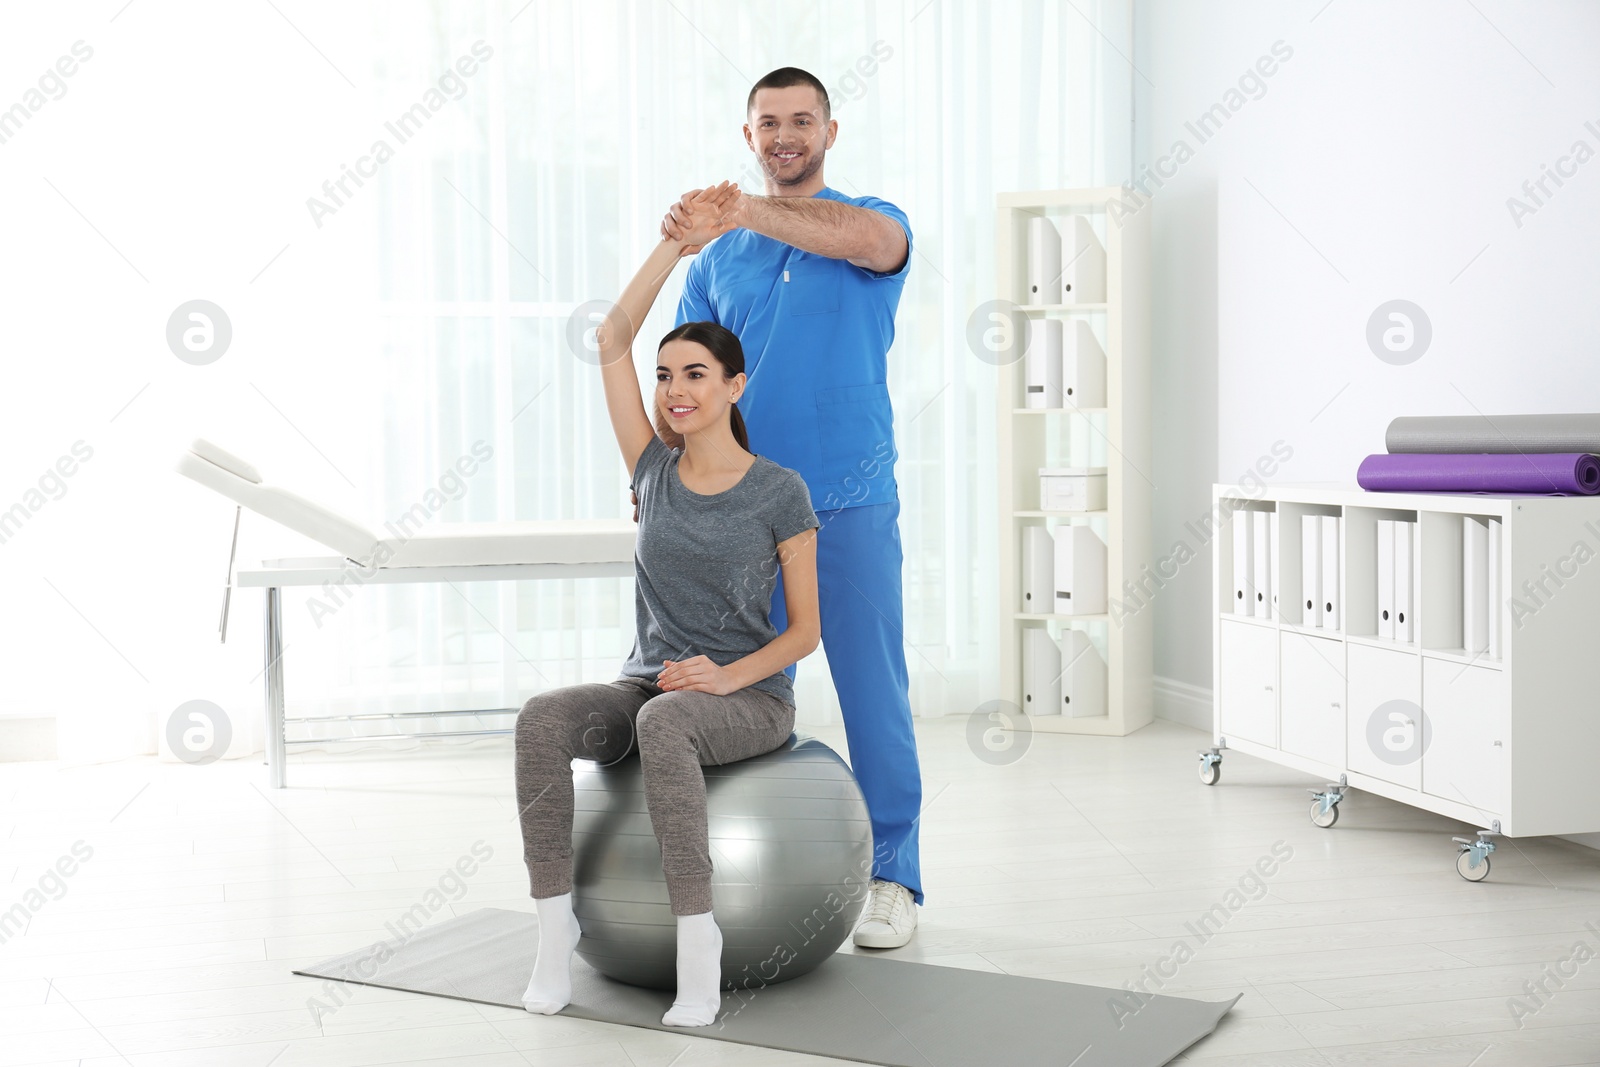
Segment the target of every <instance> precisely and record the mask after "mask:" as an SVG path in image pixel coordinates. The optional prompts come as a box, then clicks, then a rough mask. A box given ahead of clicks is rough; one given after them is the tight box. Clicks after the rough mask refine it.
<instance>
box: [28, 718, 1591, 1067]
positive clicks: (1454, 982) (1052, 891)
mask: <svg viewBox="0 0 1600 1067" xmlns="http://www.w3.org/2000/svg"><path fill="white" fill-rule="evenodd" d="M812 732H813V733H815V734H816V735H817V736H819V737H821V738H823V739H824V740H825V741H827V742H828V743H830V744H833V745H834V746H835V747H836V748H838V749H840V751H843V747H844V742H843V737H842V734H841V733H840V732H838V731H833V730H826V729H824V730H814V731H812ZM917 733H918V739H919V744H920V748H921V752H922V759H923V775H924V783H925V789H924V803H925V805H926V806H925V809H924V812H925V814H924V818H923V829H922V849H923V857H924V874H925V889H926V892H927V894H928V903H927V905H926V906H925V907H924V908H923V909H922V910H921V921H922V925H921V930H920V932H919V934H918V936H917V938H916V940H915V941H914V942H913V943H912V945H911V946H909V947H908V948H906V949H903V950H898V951H897V953H896V954H897V955H900V956H903V957H907V958H911V959H920V960H926V961H928V962H930V963H935V964H940V965H944V966H952V967H969V968H981V969H985V970H997V971H998V970H1004V971H1007V972H1010V973H1013V974H1022V975H1032V976H1037V977H1040V978H1049V979H1058V980H1064V981H1074V982H1087V983H1094V984H1100V985H1106V986H1113V987H1120V986H1122V985H1123V984H1124V983H1126V982H1129V981H1132V980H1135V979H1137V978H1139V976H1140V974H1141V970H1142V968H1144V967H1145V966H1147V965H1149V966H1154V965H1155V964H1156V963H1157V961H1159V960H1160V959H1161V958H1162V957H1164V956H1167V955H1168V954H1169V953H1170V952H1171V951H1172V948H1173V945H1174V942H1175V941H1176V940H1177V939H1178V938H1180V937H1184V936H1186V927H1185V924H1186V923H1189V922H1194V921H1197V920H1198V918H1199V917H1200V916H1201V914H1202V913H1204V912H1206V911H1207V910H1208V909H1211V908H1212V907H1213V906H1214V905H1217V904H1218V903H1224V906H1226V901H1225V894H1226V893H1227V892H1228V890H1229V889H1230V888H1236V887H1238V886H1239V884H1240V880H1241V878H1244V877H1245V876H1246V873H1247V871H1248V870H1249V869H1250V868H1251V866H1252V865H1253V864H1255V863H1256V861H1257V860H1258V859H1260V858H1261V857H1263V856H1266V855H1268V854H1269V853H1270V850H1271V849H1272V847H1273V845H1274V843H1276V842H1280V841H1281V842H1283V843H1284V845H1283V846H1280V848H1283V847H1287V848H1292V849H1293V855H1292V858H1290V859H1289V860H1288V861H1287V862H1286V863H1285V864H1283V866H1282V867H1281V869H1279V870H1278V871H1277V872H1276V873H1275V874H1273V875H1272V876H1271V877H1270V878H1266V879H1264V880H1263V881H1264V883H1265V895H1264V896H1261V895H1259V894H1258V896H1259V899H1256V900H1254V901H1251V902H1249V903H1247V904H1245V905H1244V906H1243V907H1241V908H1239V909H1238V910H1237V911H1236V912H1234V913H1233V914H1232V915H1231V917H1230V918H1229V919H1228V920H1227V922H1226V924H1225V925H1224V926H1223V928H1222V930H1221V932H1220V933H1218V934H1216V935H1215V936H1214V937H1212V938H1211V939H1210V940H1209V941H1207V942H1206V943H1205V944H1203V945H1201V946H1200V947H1199V948H1197V949H1196V950H1195V955H1194V957H1193V958H1192V959H1191V960H1189V961H1188V962H1187V963H1185V964H1183V965H1182V966H1181V967H1180V968H1179V969H1178V971H1177V974H1176V976H1175V977H1173V978H1171V979H1170V980H1168V981H1166V982H1165V984H1164V985H1162V986H1160V987H1159V989H1160V991H1161V992H1165V993H1175V994H1192V995H1194V996H1197V997H1201V998H1207V999H1218V998H1222V997H1226V996H1232V995H1233V994H1234V993H1237V992H1243V993H1244V998H1243V999H1242V1000H1241V1001H1240V1002H1239V1003H1238V1005H1237V1006H1236V1007H1235V1008H1234V1010H1233V1012H1232V1013H1231V1014H1230V1015H1229V1016H1228V1017H1227V1018H1226V1019H1224V1020H1223V1023H1222V1026H1221V1027H1220V1029H1219V1030H1218V1031H1217V1032H1216V1033H1215V1034H1213V1035H1212V1036H1211V1037H1209V1038H1207V1039H1205V1040H1203V1041H1202V1042H1201V1043H1200V1044H1199V1045H1197V1046H1196V1047H1194V1048H1192V1049H1191V1050H1190V1051H1189V1053H1188V1056H1187V1057H1186V1058H1185V1060H1184V1062H1190V1061H1193V1062H1196V1063H1202V1062H1203V1063H1206V1064H1212V1065H1216V1067H1222V1065H1238V1067H1244V1065H1251V1067H1256V1065H1259V1067H1296V1065H1301V1064H1307V1065H1320V1064H1340V1065H1344V1064H1382V1065H1397V1064H1419V1065H1421V1064H1427V1065H1439V1067H1468V1065H1472V1067H1493V1065H1507V1067H1546V1065H1556V1064H1600V961H1593V960H1589V961H1586V962H1582V963H1576V962H1575V963H1569V964H1567V965H1566V966H1565V970H1566V971H1567V972H1568V974H1569V975H1570V976H1561V975H1559V974H1557V972H1556V971H1554V970H1551V971H1548V972H1546V971H1544V969H1545V968H1546V967H1551V968H1555V967H1556V966H1557V965H1558V964H1560V963H1561V961H1563V960H1567V959H1569V958H1570V957H1571V956H1572V953H1573V947H1574V945H1575V944H1576V943H1577V942H1579V941H1584V942H1586V943H1587V946H1588V949H1590V950H1600V936H1597V935H1596V934H1595V933H1594V932H1591V931H1589V930H1587V929H1585V925H1584V924H1585V923H1593V924H1594V926H1595V927H1596V929H1600V853H1597V852H1595V851H1593V850H1590V849H1586V848H1583V847H1581V846H1577V845H1573V844H1570V843H1566V842H1562V841H1559V840H1554V839H1531V840H1524V841H1517V842H1507V843H1506V844H1505V845H1503V846H1502V848H1501V850H1500V851H1499V852H1497V853H1496V854H1495V857H1494V861H1493V863H1494V870H1493V873H1492V874H1491V876H1490V879H1489V880H1488V881H1487V882H1484V883H1482V884H1478V885H1472V884H1469V883H1467V882H1464V881H1462V880H1461V879H1460V878H1459V877H1457V875H1456V873H1455V870H1454V867H1453V863H1454V853H1453V852H1452V849H1453V848H1454V846H1453V845H1452V844H1451V843H1450V834H1451V833H1452V832H1461V831H1462V830H1463V829H1464V828H1463V827H1462V826H1461V825H1460V824H1457V823H1453V822H1451V821H1449V820H1446V819H1442V818H1439V817H1436V816H1433V815H1430V814H1426V813H1422V812H1418V811H1415V810H1412V809H1410V808H1406V807H1403V806H1401V805H1397V804H1393V803H1390V802H1388V801H1384V800H1380V799H1378V798H1376V797H1372V796H1370V795H1367V794H1363V793H1352V794H1351V795H1350V797H1349V799H1348V800H1347V801H1346V802H1345V805H1344V808H1343V813H1342V816H1341V818H1340V821H1339V823H1338V825H1337V826H1336V827H1334V828H1333V829H1331V830H1319V829H1317V828H1316V827H1314V826H1312V825H1311V824H1310V822H1309V821H1308V819H1307V810H1308V805H1309V803H1310V798H1309V795H1308V794H1307V792H1306V787H1307V786H1310V785H1319V784H1321V783H1319V782H1317V781H1314V780H1311V779H1307V778H1304V777H1303V776H1300V775H1297V774H1294V773H1292V772H1289V771H1285V770H1281V769H1278V768H1275V767H1273V766H1271V765H1268V764H1265V763H1261V762H1259V761H1256V760H1252V759H1250V758H1249V757H1247V756H1243V755H1240V754H1238V753H1233V754H1230V755H1229V756H1228V759H1227V762H1226V763H1225V764H1224V772H1223V781H1222V783H1221V784H1220V785H1218V786H1216V787H1213V788H1207V787H1205V786H1202V785H1200V784H1199V782H1198V779H1197V777H1196V773H1195V770H1196V762H1195V750H1196V749H1197V748H1199V747H1201V746H1202V743H1203V742H1204V740H1205V739H1204V737H1203V736H1202V735H1201V734H1199V733H1197V732H1195V731H1192V730H1189V729H1186V728H1183V727H1179V726H1174V725H1172V724H1169V723H1161V722H1158V723H1156V724H1155V725H1154V726H1152V727H1150V728H1148V729H1146V730H1144V731H1141V732H1140V733H1138V734H1136V735H1134V736H1132V737H1129V738H1121V739H1112V738H1105V739H1095V738H1081V739H1079V738H1065V737H1053V736H1038V737H1034V738H1033V739H1032V743H1031V745H1030V746H1029V748H1028V749H1027V751H1026V752H1025V753H1024V754H1023V755H1022V757H1021V758H1020V759H1019V760H1017V761H1016V762H1014V763H1012V764H1010V765H1007V766H991V765H989V764H986V763H984V762H982V761H980V760H979V759H978V758H976V757H975V756H974V755H973V753H972V751H971V750H970V749H969V747H968V742H967V722H966V720H965V719H962V718H946V719H936V720H925V721H921V722H919V723H918V725H917ZM292 760H293V762H292V764H291V767H292V771H291V781H292V782H293V783H294V785H295V788H291V789H289V790H286V791H281V792H274V791H272V790H268V789H266V788H265V786H264V778H265V772H264V768H263V767H262V766H261V765H260V764H259V762H256V761H237V762H234V763H222V764H214V765H212V766H210V767H205V768H196V767H190V766H186V765H182V764H160V763H157V762H155V761H153V760H136V761H129V762H125V763H121V764H114V765H110V766H101V767H91V768H84V769H77V770H57V769H56V768H55V767H54V766H52V765H48V764H12V765H5V766H0V798H3V801H0V887H3V890H4V892H3V894H0V906H4V907H7V908H9V907H10V906H11V905H12V904H14V903H15V902H17V901H19V900H23V899H24V894H25V892H26V891H27V890H28V889H29V888H30V887H32V886H37V885H38V884H39V882H40V879H41V877H42V876H44V875H45V872H46V871H47V869H49V867H50V866H51V865H52V864H54V863H55V862H56V860H57V858H58V857H60V856H62V855H64V854H69V853H70V850H71V849H72V847H73V845H74V843H76V842H78V841H80V840H81V841H82V842H83V844H84V845H85V846H87V847H88V848H92V849H93V855H92V858H91V859H89V860H88V861H87V862H86V863H84V864H83V865H82V867H81V869H79V870H78V871H77V872H76V873H75V874H74V875H73V876H72V877H71V878H69V879H66V880H65V881H64V892H63V891H61V890H60V889H59V888H58V886H57V885H56V884H55V883H53V882H50V881H49V880H46V885H45V888H46V889H47V890H49V891H50V892H51V893H52V894H54V895H55V896H57V897H59V899H51V898H50V896H49V895H41V896H40V897H35V898H33V902H34V903H35V904H39V905H41V906H39V907H37V910H36V912H35V913H34V914H33V916H32V918H31V920H30V922H29V925H28V927H27V930H26V933H24V934H21V935H18V936H12V937H11V938H10V939H9V940H7V941H6V942H5V943H4V944H0V1067H5V1065H13V1064H33V1063H52V1064H53V1063H61V1064H77V1063H80V1062H81V1063H83V1064H85V1065H90V1064H93V1065H102V1064H122V1063H131V1064H136V1065H140V1067H143V1065H155V1064H160V1065H162V1067H168V1065H171V1067H190V1065H193V1067H202V1065H203V1067H268V1065H269V1064H270V1065H275V1067H309V1065H319V1067H321V1065H332V1064H401V1063H406V1064H432V1065H436V1067H442V1065H447V1064H448V1065H454V1064H461V1065H469V1067H502V1065H506V1067H515V1065H524V1064H530V1063H532V1064H541V1065H542V1064H595V1065H601V1064H620V1065H625V1067H668V1065H672V1067H689V1065H693V1064H709V1063H726V1064H741V1065H744V1064H750V1065H765V1064H796V1065H798V1064H820V1063H835V1062H839V1061H833V1060H824V1059H820V1058H816V1057H808V1056H798V1055H793V1054H789V1053H779V1052H772V1051H768V1050H762V1049H754V1048H750V1047H747V1046H739V1045H731V1044H728V1043H725V1042H718V1041H711V1040H706V1039H702V1038H695V1037H692V1036H688V1035H683V1036H680V1035H677V1034H662V1033H656V1032H652V1031H643V1030H637V1029H632V1028H628V1027H621V1026H610V1025H602V1024H596V1023H587V1022H582V1021H575V1020H570V1019H563V1018H559V1017H554V1018H551V1017H542V1016H540V1017H535V1016H530V1015H528V1014H526V1013H524V1012H520V1011H513V1010H507V1009H502V1008H494V1007H488V1006H484V1005H477V1004H467V1003H461V1002H457V1001H451V1000H443V999H438V998H434V997H426V996H417V995H411V994H404V993H395V992H388V991H385V990H380V989H372V988H365V987H348V989H349V996H348V997H347V998H346V1001H345V1003H344V1005H343V1006H342V1007H341V1008H340V1009H339V1010H337V1011H335V1012H333V1013H331V1014H324V1015H323V1016H322V1018H321V1019H320V1022H319V1021H318V1020H317V1019H316V1018H315V1017H314V1016H313V1013H312V1012H311V1011H310V1010H309V1009H308V1008H307V999H308V997H311V996H314V995H317V994H319V993H320V992H321V991H322V990H321V986H320V983H317V982H314V981H312V980H310V979H302V978H296V977H294V976H292V975H291V974H290V973H289V970H290V968H292V967H294V966H296V965H298V964H303V963H309V962H312V961H314V960H317V959H321V958H324V957H326V956H329V955H333V954H335V953H338V952H342V951H346V950H349V949H352V948H355V947H358V946H362V945H366V944H369V943H371V942H373V941H375V940H378V939H380V938H383V937H386V936H388V934H387V933H386V931H385V930H384V924H385V923H386V922H389V921H392V920H394V919H395V918H397V917H398V916H399V915H400V914H401V913H403V912H405V911H407V910H408V909H410V908H411V907H412V906H413V905H415V904H417V903H418V902H419V901H423V900H424V899H425V896H424V894H425V893H426V891H427V890H428V889H429V888H430V887H431V886H434V885H436V884H437V882H438V880H439V878H440V875H441V874H442V873H443V872H444V871H445V870H446V868H448V867H450V866H452V865H453V864H454V863H455V862H456V861H457V859H458V858H460V857H462V856H463V855H466V854H468V853H469V850H470V848H471V847H472V845H473V843H474V842H476V841H479V840H481V841H483V842H484V845H486V846H487V847H488V848H491V849H492V850H493V856H492V858H491V859H490V860H489V861H488V862H487V863H486V864H485V865H484V866H483V868H482V869H481V870H479V871H478V872H477V873H476V874H475V875H473V877H471V878H470V879H467V887H466V890H465V893H464V895H461V896H460V897H459V899H456V900H454V901H451V902H448V903H445V904H444V905H443V906H442V907H441V908H440V909H439V910H438V912H437V918H440V919H442V918H445V917H447V916H448V915H451V914H460V913H463V912H466V911H470V910H472V909H475V908H478V907H482V906H484V905H493V906H497V907H510V908H529V907H530V902H529V901H528V899H527V896H526V893H527V889H526V883H525V881H524V871H523V866H522V860H521V853H520V848H519V840H518V836H517V828H516V824H515V823H514V822H513V811H514V806H513V804H512V791H511V778H510V748H509V742H507V741H505V740H503V739H493V740H489V741H480V742H477V743H476V744H474V745H473V746H471V747H466V748H463V747H448V746H446V745H442V744H435V745H433V746H431V747H419V748H417V750H415V751H412V752H403V753H394V752H366V753H362V752H350V751H349V750H346V751H345V753H344V754H341V755H335V756H328V755H321V754H314V753H303V754H299V755H296V756H294V757H293V758H292ZM1245 888H1246V889H1250V888H1251V886H1250V885H1249V883H1248V882H1247V883H1246V886H1245ZM1236 899H1237V898H1236ZM30 910H31V909H30ZM1189 937H1190V941H1191V943H1192V942H1194V941H1195V939H1194V938H1193V936H1192V935H1189ZM1546 974H1557V977H1558V979H1559V980H1560V982H1561V983H1562V984H1560V985H1557V984H1555V983H1553V982H1552V981H1550V979H1549V978H1547V977H1545V975H1546ZM1541 979H1542V980H1544V982H1545V986H1546V988H1547V989H1549V990H1551V994H1550V995H1549V996H1548V997H1546V998H1544V1000H1545V1003H1544V1004H1543V1006H1542V1007H1540V1008H1539V1009H1538V1010H1537V1011H1536V1012H1534V1013H1533V1014H1530V1015H1527V1016H1526V1017H1523V1018H1521V1019H1520V1020H1518V1019H1516V1018H1514V1017H1513V1014H1512V1008H1511V999H1510V998H1513V997H1517V996H1519V995H1522V994H1523V993H1524V992H1525V991H1524V983H1528V982H1538V981H1540V980H1541ZM1152 988H1157V987H1155V986H1152ZM1527 1003H1528V1004H1529V1006H1530V1007H1531V1006H1532V1002H1531V1001H1530V1002H1527ZM1519 1022H1520V1026H1519ZM1005 1062H1006V1061H1005V1060H1004V1057H1003V1055H997V1057H996V1063H997V1064H1003V1063H1005Z"/></svg>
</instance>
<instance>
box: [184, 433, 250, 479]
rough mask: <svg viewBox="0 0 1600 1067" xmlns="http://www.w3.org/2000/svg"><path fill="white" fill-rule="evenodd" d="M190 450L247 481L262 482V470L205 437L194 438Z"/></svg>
mask: <svg viewBox="0 0 1600 1067" xmlns="http://www.w3.org/2000/svg"><path fill="white" fill-rule="evenodd" d="M189 451H191V452H193V453H194V454H195V455H197V456H199V457H200V458H201V459H205V460H210V461H211V462H212V463H215V464H216V465H217V466H219V467H221V468H222V469H223V470H225V471H227V472H228V473H230V474H236V475H238V476H239V477H240V478H243V479H244V480H245V481H247V482H254V483H255V484H256V485H260V484H261V472H260V471H258V470H256V469H255V468H254V467H252V466H251V465H250V464H248V463H246V462H245V461H244V460H242V459H240V458H239V457H238V456H236V455H234V454H233V453H231V452H228V451H225V450H223V449H221V448H219V447H217V446H216V445H214V444H212V443H211V442H210V441H207V440H206V439H205V438H204V437H196V438H195V439H194V443H193V444H191V445H190V446H189Z"/></svg>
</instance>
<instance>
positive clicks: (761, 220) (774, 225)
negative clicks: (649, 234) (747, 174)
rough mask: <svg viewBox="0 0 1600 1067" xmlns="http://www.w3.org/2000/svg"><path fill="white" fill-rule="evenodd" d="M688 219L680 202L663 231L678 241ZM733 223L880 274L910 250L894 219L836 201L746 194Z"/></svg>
mask: <svg viewBox="0 0 1600 1067" xmlns="http://www.w3.org/2000/svg"><path fill="white" fill-rule="evenodd" d="M684 196H685V198H691V197H692V196H693V194H692V193H685V194H684ZM687 218H688V212H687V211H686V210H685V208H684V204H683V201H681V200H680V201H679V202H678V203H676V204H674V205H673V206H672V210H671V212H670V213H669V214H668V216H667V218H666V219H664V220H663V221H662V232H663V233H664V234H665V235H667V236H669V237H671V238H672V239H673V240H677V239H678V238H679V237H680V236H681V234H682V232H683V231H682V226H683V223H684V221H685V220H686V219H687ZM731 221H732V222H733V224H734V225H736V226H742V227H744V228H745V229H747V230H753V231H754V232H756V233H759V234H762V235H764V236H767V237H771V238H773V239H774V240H777V241H782V242H783V243H784V244H789V245H793V246H794V247H796V248H798V249H800V250H801V251H802V252H811V253H813V254H814V255H819V256H827V257H828V258H830V259H844V260H848V261H849V262H851V263H853V264H855V265H856V266H858V267H861V268H863V269H865V270H870V271H877V272H878V273H880V274H884V273H893V272H894V271H897V270H899V269H900V267H901V266H902V265H904V263H905V261H906V256H907V255H908V254H909V246H908V245H907V243H906V233H905V231H904V230H902V229H901V228H900V224H899V223H897V222H895V221H894V219H892V218H890V217H889V216H887V215H885V214H884V213H883V212H881V211H873V210H872V209H871V208H864V207H856V206H855V205H854V204H841V203H839V202H838V201H836V200H822V199H818V198H815V197H801V196H751V195H750V194H748V193H747V194H745V195H744V196H742V197H740V199H739V207H738V209H737V210H736V211H735V212H734V213H733V217H732V219H731Z"/></svg>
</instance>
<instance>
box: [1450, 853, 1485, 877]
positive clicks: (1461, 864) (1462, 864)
mask: <svg viewBox="0 0 1600 1067" xmlns="http://www.w3.org/2000/svg"><path fill="white" fill-rule="evenodd" d="M1471 863H1472V853H1471V852H1468V851H1467V850H1466V849H1462V850H1461V855H1459V856H1457V857H1456V873H1457V874H1459V875H1460V876H1461V877H1463V878H1465V879H1466V880H1467V881H1469V882H1481V881H1483V880H1484V879H1485V878H1487V877H1489V857H1488V856H1485V857H1483V859H1481V860H1479V861H1478V865H1477V866H1476V867H1473V866H1471Z"/></svg>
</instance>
